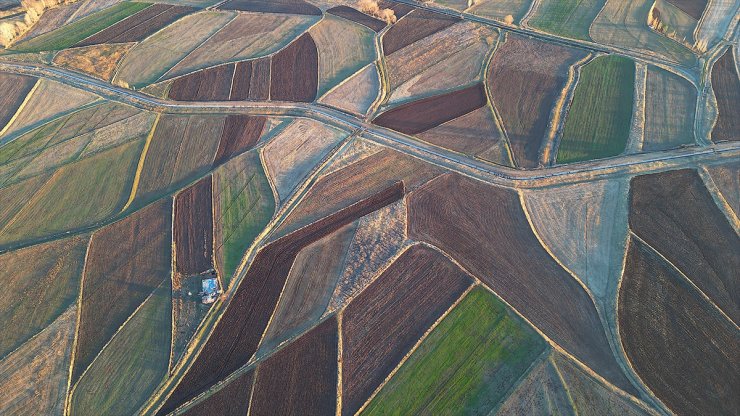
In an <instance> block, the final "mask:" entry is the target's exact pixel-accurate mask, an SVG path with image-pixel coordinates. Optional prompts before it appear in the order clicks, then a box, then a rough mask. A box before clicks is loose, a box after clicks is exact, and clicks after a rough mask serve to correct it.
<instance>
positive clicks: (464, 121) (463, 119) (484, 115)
mask: <svg viewBox="0 0 740 416" xmlns="http://www.w3.org/2000/svg"><path fill="white" fill-rule="evenodd" d="M417 137H418V138H420V139H421V140H424V141H425V142H427V143H431V144H435V145H437V146H440V147H444V148H445V149H450V150H454V151H456V152H460V153H465V154H468V155H471V156H475V155H477V154H480V153H485V152H486V151H488V150H489V149H492V148H494V147H496V146H497V145H498V143H499V141H500V140H501V139H502V138H503V134H502V133H501V132H500V130H499V128H498V127H497V126H496V122H495V121H494V119H493V113H492V112H491V109H490V108H488V107H481V108H479V109H477V110H474V111H471V112H470V113H468V114H465V115H463V116H460V117H458V118H456V119H453V120H450V121H448V122H447V123H444V124H440V125H439V126H437V127H434V128H432V129H430V130H427V131H425V132H423V133H419V134H418V135H417Z"/></svg>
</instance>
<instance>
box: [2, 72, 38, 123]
mask: <svg viewBox="0 0 740 416" xmlns="http://www.w3.org/2000/svg"><path fill="white" fill-rule="evenodd" d="M35 84H36V78H32V77H27V76H22V75H13V74H6V73H0V90H2V91H3V98H2V101H0V104H2V105H0V126H2V127H0V129H3V130H4V128H5V126H6V125H7V124H8V122H9V121H10V120H11V119H12V118H13V115H14V114H15V112H16V111H17V110H18V107H19V106H20V105H21V103H23V100H25V98H26V95H28V93H29V92H30V91H31V89H32V88H33V86H34V85H35Z"/></svg>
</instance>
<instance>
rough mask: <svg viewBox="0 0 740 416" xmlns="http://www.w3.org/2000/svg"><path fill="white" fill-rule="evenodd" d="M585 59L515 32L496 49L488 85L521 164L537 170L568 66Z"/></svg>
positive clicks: (569, 50)
mask: <svg viewBox="0 0 740 416" xmlns="http://www.w3.org/2000/svg"><path fill="white" fill-rule="evenodd" d="M584 56H585V53H584V52H583V51H579V50H576V49H572V48H567V47H565V46H560V45H556V44H554V43H550V42H541V41H538V40H535V39H532V38H526V37H521V36H515V35H513V34H508V35H507V37H506V42H504V44H503V45H501V46H500V47H499V48H498V49H497V50H496V53H495V54H494V56H493V61H492V62H491V66H490V69H489V72H488V78H487V79H488V86H489V88H490V90H491V97H492V99H493V102H494V103H495V104H496V108H497V110H498V111H499V113H500V114H501V117H502V119H503V122H504V127H505V128H506V132H507V133H508V136H509V141H510V142H511V150H512V152H513V153H514V158H515V160H516V161H517V164H518V165H519V166H523V167H526V168H534V167H537V165H538V159H539V152H540V147H541V145H542V141H543V139H544V138H545V135H546V133H547V125H548V122H549V121H550V113H551V112H552V109H553V107H554V106H555V102H556V101H557V99H558V97H559V96H560V92H561V90H562V89H563V87H564V86H565V83H566V81H567V78H568V67H570V65H572V64H573V63H575V62H576V61H578V60H579V59H582V58H584Z"/></svg>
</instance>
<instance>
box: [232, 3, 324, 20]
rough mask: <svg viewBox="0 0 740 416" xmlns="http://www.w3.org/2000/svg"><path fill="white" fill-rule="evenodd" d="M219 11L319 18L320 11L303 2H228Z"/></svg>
mask: <svg viewBox="0 0 740 416" xmlns="http://www.w3.org/2000/svg"><path fill="white" fill-rule="evenodd" d="M218 8H219V9H221V10H241V11H245V12H259V13H291V14H307V15H312V16H321V9H319V8H318V7H316V6H314V5H312V4H310V3H307V2H305V1H303V0H229V1H227V2H226V3H224V4H222V5H220V6H218Z"/></svg>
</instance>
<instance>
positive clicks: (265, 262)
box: [158, 182, 403, 415]
mask: <svg viewBox="0 0 740 416" xmlns="http://www.w3.org/2000/svg"><path fill="white" fill-rule="evenodd" d="M402 196H403V183H400V182H399V183H396V184H395V185H393V186H391V187H389V188H386V189H385V190H384V191H381V192H379V193H377V194H375V195H372V196H371V197H369V198H367V199H364V200H362V201H360V202H358V203H357V204H354V205H352V206H351V207H348V208H345V209H343V210H340V211H337V212H335V213H334V214H332V215H329V216H328V217H325V218H323V219H321V220H320V221H317V222H314V223H313V224H311V225H309V226H307V227H305V228H302V229H301V230H299V231H297V232H295V233H293V234H289V235H287V236H285V237H283V238H280V239H278V240H276V241H274V242H273V243H271V244H269V245H267V246H265V247H264V248H262V249H261V250H260V251H259V252H258V253H257V255H256V257H255V258H254V260H253V262H252V264H251V266H250V267H249V270H248V271H247V274H246V276H245V277H244V281H243V282H242V283H241V285H240V286H239V287H238V288H237V289H236V292H235V293H234V297H233V299H232V300H231V303H230V304H229V306H228V307H227V308H226V310H225V311H224V313H223V315H222V317H221V320H220V321H219V322H218V324H217V325H216V327H215V328H214V330H213V332H212V335H211V337H210V338H209V339H208V341H207V342H206V344H205V346H204V347H203V349H202V350H201V352H200V354H199V356H198V358H197V359H196V360H195V362H194V363H193V365H192V366H191V367H190V369H189V370H188V372H187V373H186V374H185V375H184V377H183V378H182V379H181V380H180V383H179V384H178V385H177V387H176V388H175V390H174V391H173V392H172V395H171V396H170V397H169V398H168V399H167V401H166V402H165V403H164V405H163V407H162V408H161V409H160V410H159V413H158V414H159V415H163V414H166V413H168V412H170V411H172V410H174V409H175V408H177V407H178V406H179V405H180V404H182V403H183V402H185V401H187V400H189V399H190V398H191V397H193V396H195V395H197V394H199V393H201V392H203V391H204V390H206V389H207V388H209V387H210V386H212V385H213V384H215V383H216V382H218V381H219V380H221V379H223V378H224V377H226V376H227V375H229V374H231V373H232V372H234V371H235V370H236V369H238V368H239V367H241V366H242V365H244V364H245V363H246V362H247V361H248V360H249V359H250V357H252V355H253V354H254V353H255V352H256V350H257V347H258V345H259V342H260V338H261V337H262V334H263V332H264V331H265V328H266V327H267V324H268V322H269V320H270V316H272V313H273V310H274V309H275V306H276V304H277V301H278V299H279V297H280V292H281V291H282V289H283V286H284V285H285V280H286V278H287V277H288V273H289V272H290V268H291V266H292V264H293V261H294V260H295V257H296V256H297V255H298V252H300V250H301V249H303V248H304V247H306V246H308V245H309V244H311V243H313V242H315V241H317V240H319V239H321V238H323V237H325V236H327V235H329V234H330V233H332V232H334V231H336V230H338V229H339V228H341V227H343V226H345V225H347V224H349V223H350V222H352V221H354V220H356V219H357V218H360V217H362V216H364V215H367V214H368V213H370V212H373V211H375V210H377V209H379V208H382V207H383V206H385V205H388V204H390V203H392V202H394V201H396V200H398V199H400V198H401V197H402Z"/></svg>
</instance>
